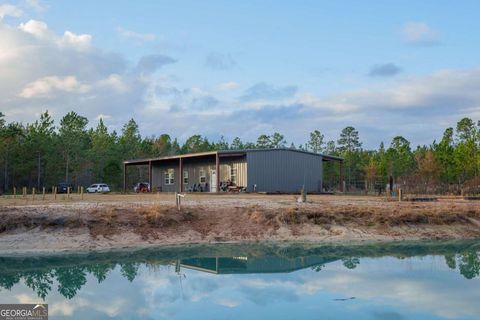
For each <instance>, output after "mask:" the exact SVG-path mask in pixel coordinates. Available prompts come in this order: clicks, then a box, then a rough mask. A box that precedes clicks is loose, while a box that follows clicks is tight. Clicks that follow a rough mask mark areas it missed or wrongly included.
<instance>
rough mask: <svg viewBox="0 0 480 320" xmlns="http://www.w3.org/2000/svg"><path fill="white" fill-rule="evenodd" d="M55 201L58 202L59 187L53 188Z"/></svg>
mask: <svg viewBox="0 0 480 320" xmlns="http://www.w3.org/2000/svg"><path fill="white" fill-rule="evenodd" d="M53 199H54V200H57V187H53Z"/></svg>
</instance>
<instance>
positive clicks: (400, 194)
mask: <svg viewBox="0 0 480 320" xmlns="http://www.w3.org/2000/svg"><path fill="white" fill-rule="evenodd" d="M398 201H402V189H400V188H398Z"/></svg>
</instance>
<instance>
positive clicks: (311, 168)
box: [124, 148, 343, 193]
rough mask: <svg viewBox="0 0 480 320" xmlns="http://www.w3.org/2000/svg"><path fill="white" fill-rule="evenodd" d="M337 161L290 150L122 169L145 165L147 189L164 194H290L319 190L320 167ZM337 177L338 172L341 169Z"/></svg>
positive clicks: (217, 154) (149, 162) (157, 161)
mask: <svg viewBox="0 0 480 320" xmlns="http://www.w3.org/2000/svg"><path fill="white" fill-rule="evenodd" d="M325 161H335V162H338V163H339V164H340V167H341V168H342V166H343V159H342V158H339V157H334V156H327V155H323V154H317V153H312V152H307V151H301V150H296V149H285V148H281V149H251V150H221V151H211V152H201V153H191V154H184V155H175V156H166V157H159V158H152V159H141V160H129V161H124V190H126V188H127V176H128V175H127V169H128V167H131V166H138V165H146V166H148V182H149V183H150V186H151V188H152V190H157V191H164V192H192V191H204V192H221V191H228V190H229V189H227V188H235V189H236V190H238V189H243V190H245V191H248V192H271V193H276V192H278V193H293V192H299V191H300V190H301V189H302V188H305V191H307V192H322V191H323V162H325ZM341 172H343V170H341ZM132 183H133V181H132Z"/></svg>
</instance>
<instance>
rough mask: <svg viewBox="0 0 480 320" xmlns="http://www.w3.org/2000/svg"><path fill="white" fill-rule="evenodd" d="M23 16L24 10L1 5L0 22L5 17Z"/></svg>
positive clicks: (9, 5)
mask: <svg viewBox="0 0 480 320" xmlns="http://www.w3.org/2000/svg"><path fill="white" fill-rule="evenodd" d="M22 14H23V12H22V10H20V9H18V8H17V7H16V6H14V5H11V4H0V20H2V19H3V18H5V17H8V16H10V17H20V16H21V15H22Z"/></svg>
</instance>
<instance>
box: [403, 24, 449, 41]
mask: <svg viewBox="0 0 480 320" xmlns="http://www.w3.org/2000/svg"><path fill="white" fill-rule="evenodd" d="M402 34H403V38H404V40H405V41H406V42H408V43H412V44H418V45H433V44H437V43H439V41H440V38H439V35H438V33H437V32H436V31H435V30H433V29H432V28H431V27H430V26H429V25H427V24H426V23H424V22H408V23H406V24H405V25H404V26H403V29H402Z"/></svg>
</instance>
